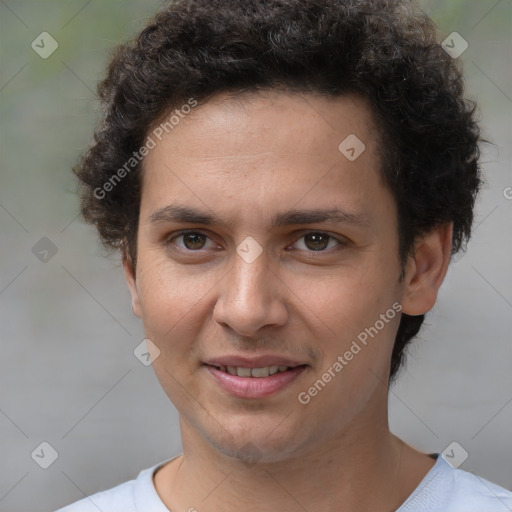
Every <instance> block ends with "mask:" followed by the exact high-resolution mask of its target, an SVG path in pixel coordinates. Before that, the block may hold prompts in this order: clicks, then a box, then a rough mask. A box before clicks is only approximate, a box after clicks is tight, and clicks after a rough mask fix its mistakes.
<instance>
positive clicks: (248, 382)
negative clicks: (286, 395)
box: [205, 359, 307, 399]
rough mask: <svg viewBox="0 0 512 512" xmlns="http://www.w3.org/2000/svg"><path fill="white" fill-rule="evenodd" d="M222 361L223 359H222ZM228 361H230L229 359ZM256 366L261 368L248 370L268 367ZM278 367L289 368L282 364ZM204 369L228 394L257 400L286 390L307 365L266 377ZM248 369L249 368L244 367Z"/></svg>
mask: <svg viewBox="0 0 512 512" xmlns="http://www.w3.org/2000/svg"><path fill="white" fill-rule="evenodd" d="M223 360H224V359H223ZM230 361H232V360H231V359H230ZM274 361H275V360H274ZM257 364H260V365H261V366H257V365H256V366H250V368H260V367H262V366H270V365H268V364H261V363H260V362H259V361H258V363H257ZM227 366H244V365H243V364H241V363H239V364H229V365H227ZM280 366H291V365H290V364H282V365H280ZM205 367H206V369H207V370H208V372H209V373H210V375H212V377H213V378H214V380H215V381H216V382H217V384H218V385H219V386H220V387H221V388H222V389H223V390H224V391H227V392H228V393H229V394H231V395H233V396H236V397H237V398H244V399H257V398H265V397H268V396H270V395H273V394H275V393H278V392H279V391H283V390H284V389H285V388H287V387H288V386H289V385H290V384H291V383H292V382H293V381H294V380H295V379H296V378H297V377H298V376H299V375H300V374H301V373H302V372H303V371H304V370H305V369H306V368H307V365H295V366H294V367H292V368H290V369H289V370H286V371H284V372H278V373H275V374H274V375H269V376H268V377H239V376H238V375H231V374H229V373H226V372H223V371H222V370H219V369H218V368H216V367H215V366H210V365H209V364H207V365H205ZM246 367H249V366H246Z"/></svg>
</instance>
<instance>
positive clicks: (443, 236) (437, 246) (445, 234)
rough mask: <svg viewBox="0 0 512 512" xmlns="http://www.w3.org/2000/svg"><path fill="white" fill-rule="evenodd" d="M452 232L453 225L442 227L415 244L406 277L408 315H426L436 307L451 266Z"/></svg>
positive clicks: (404, 302)
mask: <svg viewBox="0 0 512 512" xmlns="http://www.w3.org/2000/svg"><path fill="white" fill-rule="evenodd" d="M452 232H453V224H452V223H448V224H442V225H440V226H438V227H436V228H434V229H433V230H432V231H430V232H429V233H427V234H426V235H424V236H422V237H421V238H420V239H419V240H418V241H417V242H416V244H415V248H414V255H412V256H410V258H409V261H408V264H407V268H406V273H405V278H404V295H403V299H402V311H403V312H404V313H405V314H407V315H411V316H416V315H423V314H425V313H426V312H427V311H430V310H431V309H432V308H433V307H434V304H435V302H436V299H437V293H438V291H439V288H440V287H441V284H442V283H443V281H444V278H445V276H446V272H447V270H448V265H449V263H450V257H451V250H452Z"/></svg>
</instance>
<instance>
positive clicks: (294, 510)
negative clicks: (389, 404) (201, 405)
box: [155, 415, 434, 512]
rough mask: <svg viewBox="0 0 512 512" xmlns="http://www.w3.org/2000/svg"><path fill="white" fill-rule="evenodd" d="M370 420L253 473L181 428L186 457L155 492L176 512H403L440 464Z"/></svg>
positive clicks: (162, 475)
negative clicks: (431, 472) (377, 511)
mask: <svg viewBox="0 0 512 512" xmlns="http://www.w3.org/2000/svg"><path fill="white" fill-rule="evenodd" d="M371 420H373V421H370V422H367V423H366V425H367V427H366V428H364V426H362V424H361V422H359V421H357V422H353V424H354V425H355V426H357V428H346V429H344V430H343V433H342V434H339V435H336V436H333V437H331V438H329V439H326V440H325V441H324V442H323V443H316V444H315V446H314V449H309V450H308V449H305V450H304V452H302V453H300V454H297V455H296V456H295V457H287V458H286V460H280V461H275V462H268V463H257V464H254V465H249V464H244V463H243V462H241V461H240V460H238V459H235V458H232V457H228V456H226V455H224V454H223V453H221V452H220V451H219V450H217V449H216V448H214V447H213V446H212V444H210V443H209V442H208V441H206V440H205V439H204V437H202V436H201V435H200V434H199V433H198V432H197V431H196V430H194V429H193V428H191V427H190V426H189V425H187V424H186V423H185V422H183V421H181V429H182V441H183V456H181V457H180V458H178V459H175V460H174V461H173V462H172V463H170V464H168V465H167V466H166V467H164V468H163V469H162V470H161V471H159V472H158V473H157V474H156V476H155V487H156V490H157V492H158V494H159V495H160V497H161V499H162V501H163V502H164V503H165V505H166V506H167V507H168V508H169V509H170V510H172V511H173V512H177V511H181V510H187V511H188V510H194V509H196V510H198V511H200V512H209V511H212V512H213V511H216V510H223V511H226V512H232V511H233V512H234V511H237V512H238V511H239V510H244V511H247V512H256V511H261V510H262V509H263V510H281V511H284V512H298V511H304V510H322V511H325V512H331V511H333V512H334V511H337V512H340V511H343V512H348V511H355V510H357V511H358V512H362V511H365V510H368V511H375V510H389V511H391V510H396V509H397V508H398V507H399V506H400V505H401V504H402V503H403V502H404V501H405V500H406V499H407V497H408V496H409V495H410V494H411V493H412V491H413V490H414V489H415V488H416V486H417V485H418V484H419V482H420V481H421V479H422V478H423V477H424V476H425V474H426V473H427V472H428V471H429V469H430V468H431V467H432V465H433V464H434V462H433V460H432V459H430V458H428V457H427V456H425V455H423V454H420V453H419V452H417V451H415V450H413V449H412V448H411V447H409V446H407V445H405V444H404V443H403V442H402V441H400V440H399V439H398V438H396V437H395V436H394V435H392V434H391V433H390V431H389V428H388V424H387V417H386V416H385V415H384V417H382V416H381V418H380V421H376V420H377V418H371ZM363 425H364V424H363ZM370 489H371V492H369V490H370Z"/></svg>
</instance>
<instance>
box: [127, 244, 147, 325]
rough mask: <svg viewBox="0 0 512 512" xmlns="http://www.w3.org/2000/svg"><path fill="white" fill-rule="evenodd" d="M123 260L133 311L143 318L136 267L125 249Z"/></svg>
mask: <svg viewBox="0 0 512 512" xmlns="http://www.w3.org/2000/svg"><path fill="white" fill-rule="evenodd" d="M122 260H123V271H124V277H125V279H126V283H127V284H128V288H129V290H130V294H131V296H132V310H133V313H134V314H135V315H136V316H138V317H139V318H142V313H141V308H140V301H139V292H138V291H137V279H136V273H135V268H134V266H133V263H132V261H131V258H130V257H129V256H128V254H127V253H126V251H125V250H123V251H122Z"/></svg>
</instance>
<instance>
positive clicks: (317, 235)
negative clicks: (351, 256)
mask: <svg viewBox="0 0 512 512" xmlns="http://www.w3.org/2000/svg"><path fill="white" fill-rule="evenodd" d="M300 240H304V242H303V244H302V245H303V246H304V247H299V249H301V250H305V251H316V252H322V251H325V249H328V248H331V247H335V246H342V245H344V244H343V242H342V241H340V240H338V239H337V238H334V237H333V236H331V235H328V234H327V233H322V232H316V231H312V232H310V233H306V234H305V235H303V236H301V237H300V238H299V240H298V241H297V242H296V243H299V241H300ZM330 242H334V243H335V244H334V246H333V245H332V244H331V245H330V246H329V244H330Z"/></svg>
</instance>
